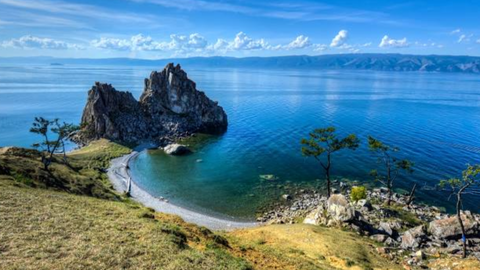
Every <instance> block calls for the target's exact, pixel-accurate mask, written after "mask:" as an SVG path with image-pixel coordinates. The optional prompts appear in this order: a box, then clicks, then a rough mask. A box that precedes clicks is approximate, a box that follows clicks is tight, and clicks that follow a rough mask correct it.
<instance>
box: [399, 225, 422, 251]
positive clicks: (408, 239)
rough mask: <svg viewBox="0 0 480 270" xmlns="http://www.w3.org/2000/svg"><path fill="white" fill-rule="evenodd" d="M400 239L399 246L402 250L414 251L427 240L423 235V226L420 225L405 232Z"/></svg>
mask: <svg viewBox="0 0 480 270" xmlns="http://www.w3.org/2000/svg"><path fill="white" fill-rule="evenodd" d="M401 239H402V243H401V244H400V247H401V248H403V249H416V248H419V247H421V245H422V244H423V243H424V242H425V240H426V239H427V234H426V233H425V226H423V225H420V226H417V227H415V228H412V229H410V230H408V231H406V232H405V233H404V234H403V235H402V237H401Z"/></svg>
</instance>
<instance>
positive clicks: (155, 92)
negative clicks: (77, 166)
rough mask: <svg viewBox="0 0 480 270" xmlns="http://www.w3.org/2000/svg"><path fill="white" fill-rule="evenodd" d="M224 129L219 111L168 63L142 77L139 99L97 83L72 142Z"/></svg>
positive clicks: (157, 139)
mask: <svg viewBox="0 0 480 270" xmlns="http://www.w3.org/2000/svg"><path fill="white" fill-rule="evenodd" d="M227 125H228V122H227V115H226V114H225V112H224V110H223V108H222V107H220V106H218V104H217V102H214V101H212V100H210V99H209V98H208V97H207V96H206V95H205V93H204V92H202V91H199V90H197V88H196V84H195V82H193V81H192V80H190V79H189V78H188V77H187V73H186V72H185V71H183V70H182V69H181V67H180V65H176V66H174V65H173V63H170V64H168V65H166V66H165V68H164V69H163V70H162V71H160V72H156V71H154V72H152V73H151V74H150V78H148V79H145V83H144V90H143V93H142V95H141V97H140V100H139V101H137V100H135V98H134V97H133V95H132V94H131V93H129V92H122V91H117V90H116V89H115V88H114V87H113V86H112V85H110V84H105V83H99V82H97V83H95V85H94V86H93V87H92V88H91V90H90V91H89V92H88V99H87V104H86V105H85V108H84V110H83V115H82V120H81V127H82V129H81V130H80V132H78V133H77V134H76V135H75V136H74V138H73V139H74V140H75V141H76V142H78V143H80V144H86V143H88V142H90V141H92V140H96V139H100V138H106V139H110V140H115V141H122V142H129V143H143V142H154V143H164V142H165V141H170V142H171V141H172V140H173V139H175V138H178V137H184V136H187V135H189V134H192V133H196V132H202V133H210V134H218V133H222V132H224V131H225V130H226V128H227Z"/></svg>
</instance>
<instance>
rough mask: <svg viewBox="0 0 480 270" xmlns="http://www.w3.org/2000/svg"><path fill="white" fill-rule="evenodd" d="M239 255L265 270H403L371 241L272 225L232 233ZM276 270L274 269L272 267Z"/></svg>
mask: <svg viewBox="0 0 480 270" xmlns="http://www.w3.org/2000/svg"><path fill="white" fill-rule="evenodd" d="M231 237H232V241H231V242H233V243H235V246H236V248H237V253H236V254H237V255H239V256H242V257H244V258H245V259H247V260H248V261H250V262H252V263H254V264H255V262H260V261H262V262H263V263H264V265H260V268H263V269H351V270H354V269H402V267H401V266H399V265H398V264H395V263H393V262H392V261H390V260H388V259H385V258H383V257H381V256H380V255H379V254H378V253H377V251H376V247H375V246H374V244H373V242H371V241H370V240H369V239H366V238H362V237H359V236H358V235H356V234H354V233H351V232H346V231H342V230H339V229H334V228H324V227H319V226H311V225H303V224H296V225H272V226H265V227H259V228H255V229H247V230H239V231H236V232H233V233H232V236H231ZM272 265H273V266H276V268H270V267H271V266H272Z"/></svg>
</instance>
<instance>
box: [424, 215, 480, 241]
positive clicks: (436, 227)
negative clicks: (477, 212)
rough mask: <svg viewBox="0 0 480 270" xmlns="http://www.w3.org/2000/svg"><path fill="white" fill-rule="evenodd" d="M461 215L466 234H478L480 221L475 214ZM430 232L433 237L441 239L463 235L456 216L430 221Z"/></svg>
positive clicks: (456, 237) (457, 237)
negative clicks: (474, 216) (479, 221)
mask: <svg viewBox="0 0 480 270" xmlns="http://www.w3.org/2000/svg"><path fill="white" fill-rule="evenodd" d="M461 217H462V221H463V225H464V226H465V232H466V234H467V235H476V234H478V223H477V222H476V221H475V219H474V218H473V216H472V215H471V214H462V215H461ZM428 232H429V233H430V234H431V235H432V236H433V237H435V238H439V239H460V238H461V237H462V229H461V227H460V224H459V223H458V219H457V217H456V216H452V217H449V218H444V219H440V220H434V221H432V222H430V224H429V226H428Z"/></svg>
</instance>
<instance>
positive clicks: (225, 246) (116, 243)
mask: <svg viewBox="0 0 480 270" xmlns="http://www.w3.org/2000/svg"><path fill="white" fill-rule="evenodd" d="M129 151H130V149H129V148H128V147H125V146H121V145H118V144H115V143H111V142H109V141H106V140H101V141H96V142H94V143H92V144H91V145H89V146H87V147H85V148H82V149H81V150H77V151H74V152H72V153H70V154H69V156H68V157H69V159H68V160H69V164H70V165H66V164H63V162H62V161H61V159H60V158H58V157H57V158H58V160H57V161H56V162H55V164H52V166H51V172H44V171H43V170H42V169H38V168H41V163H40V155H39V153H38V152H36V151H32V150H26V149H21V148H8V149H5V148H3V149H0V217H1V218H0V269H292V270H293V269H301V270H309V269H402V266H401V265H399V264H397V263H395V262H394V261H392V260H390V259H389V258H388V257H384V256H383V255H381V254H380V253H379V252H377V248H378V247H380V246H381V244H377V243H375V242H374V241H373V240H370V239H368V238H362V237H359V236H357V235H356V234H355V233H353V232H350V231H345V230H342V229H336V228H326V227H321V226H313V225H302V224H295V225H271V226H262V227H257V228H253V229H244V230H239V231H233V232H212V231H210V230H208V229H206V228H203V227H199V226H196V225H193V224H188V223H185V222H184V221H183V220H181V219H180V218H179V217H176V216H172V215H166V214H162V213H158V212H154V211H153V210H152V209H149V208H146V207H143V206H142V205H140V204H138V203H136V202H133V201H131V200H130V199H129V198H127V197H125V196H124V195H122V194H116V193H115V192H114V191H113V189H112V187H111V185H110V184H109V182H108V181H106V179H105V173H104V171H105V170H104V169H105V167H106V166H107V165H108V161H109V160H110V159H111V158H113V157H117V156H119V155H123V154H125V153H128V152H129ZM435 263H436V264H438V266H439V269H443V268H441V267H444V266H445V265H448V264H450V265H455V267H457V268H456V269H474V268H475V267H478V266H479V265H478V262H475V261H472V260H471V259H469V260H466V261H462V262H459V261H458V260H457V259H451V258H450V259H448V260H437V261H435ZM462 267H463V268H462Z"/></svg>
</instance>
